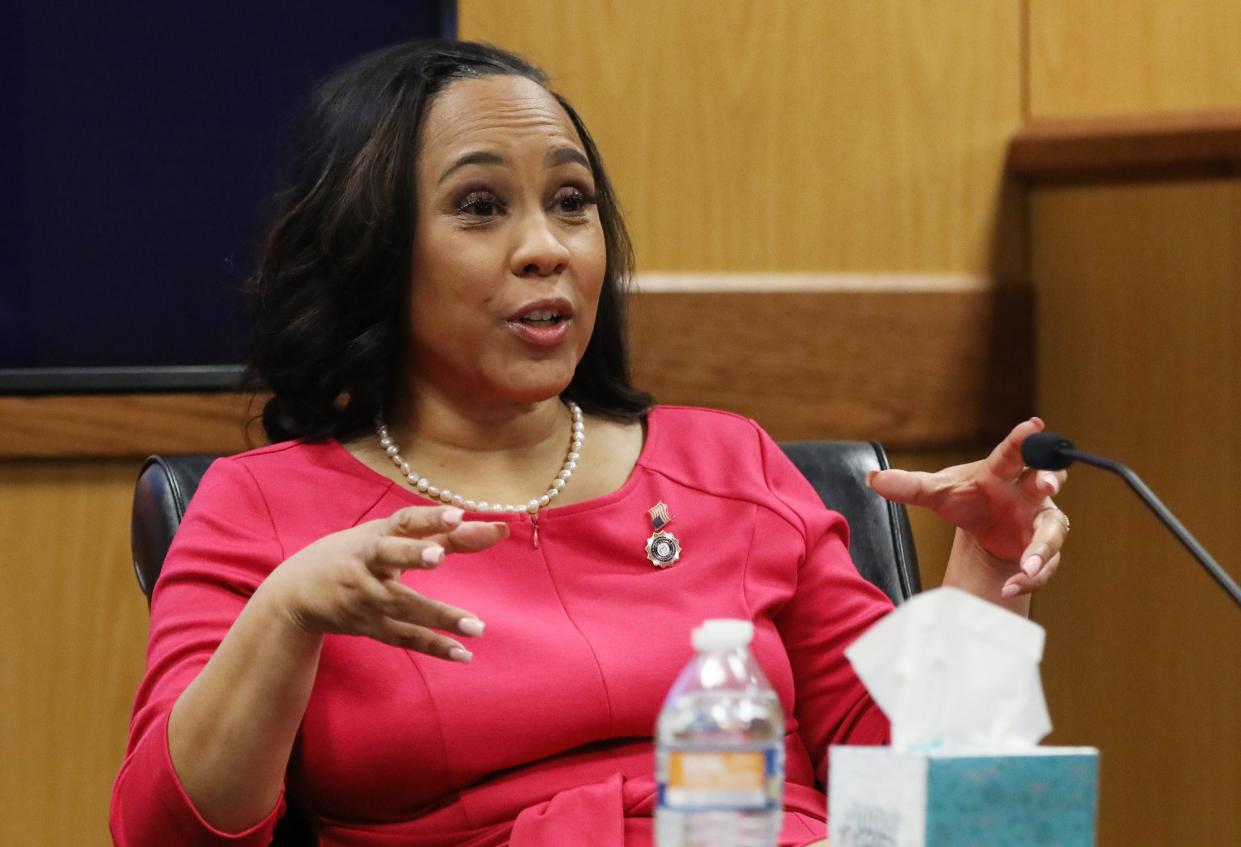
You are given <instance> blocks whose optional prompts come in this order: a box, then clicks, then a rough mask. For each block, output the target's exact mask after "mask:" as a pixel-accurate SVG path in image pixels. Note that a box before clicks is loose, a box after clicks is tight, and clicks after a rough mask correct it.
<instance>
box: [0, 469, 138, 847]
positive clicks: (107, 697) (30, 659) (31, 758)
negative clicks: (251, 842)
mask: <svg viewBox="0 0 1241 847" xmlns="http://www.w3.org/2000/svg"><path fill="white" fill-rule="evenodd" d="M137 470H138V469H137V465H136V464H135V463H134V462H125V461H112V462H101V461H90V462H0V538H3V539H4V545H3V548H2V549H0V575H2V576H3V580H4V586H5V587H4V591H2V592H0V644H3V648H2V649H0V751H3V753H2V754H0V755H2V757H3V761H4V765H3V767H0V844H6V845H8V844H12V845H36V844H37V845H48V847H95V846H96V845H98V847H103V845H107V844H111V839H110V838H109V837H108V831H107V810H108V797H109V793H110V791H111V786H112V780H113V777H115V775H116V771H117V768H118V767H120V763H121V757H122V755H123V753H124V748H125V737H126V732H127V728H128V725H129V711H130V707H131V705H132V703H133V697H134V692H135V691H136V689H137V685H138V680H139V678H140V676H141V673H142V667H143V656H144V655H145V644H146V631H147V609H146V601H145V600H144V599H143V597H142V595H141V593H140V592H139V591H138V587H137V583H136V582H135V581H134V577H133V568H132V565H131V564H130V562H131V559H130V553H129V511H130V502H131V499H132V496H133V483H134V479H135V478H136V477H137Z"/></svg>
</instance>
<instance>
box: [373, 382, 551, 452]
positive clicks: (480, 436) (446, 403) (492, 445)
mask: <svg viewBox="0 0 1241 847" xmlns="http://www.w3.org/2000/svg"><path fill="white" fill-rule="evenodd" d="M568 417H569V415H568V411H567V410H566V408H565V405H564V403H562V402H561V400H560V398H559V397H550V398H548V399H546V400H539V401H536V402H533V403H518V402H512V401H492V402H479V401H478V400H477V398H474V397H471V396H469V395H468V394H458V395H454V396H448V395H446V394H444V393H443V392H441V391H439V390H437V389H436V388H434V387H431V386H419V387H417V388H415V390H414V391H413V392H412V402H411V403H410V404H409V408H408V409H407V410H406V411H405V413H404V414H402V415H400V416H399V417H398V418H397V419H395V420H390V421H389V422H388V423H389V426H390V427H391V428H392V431H393V433H394V435H399V436H400V438H401V439H403V440H402V442H401V443H403V444H408V445H409V447H410V449H411V450H414V451H416V452H419V453H424V454H436V453H449V454H450V453H460V452H468V453H471V454H491V455H494V454H502V453H519V454H524V455H527V456H528V455H529V454H530V452H531V451H532V450H537V449H538V448H539V447H540V446H542V445H545V444H549V443H552V442H554V443H555V444H556V445H558V447H557V449H561V448H563V442H564V437H565V432H566V425H565V421H567V420H568Z"/></svg>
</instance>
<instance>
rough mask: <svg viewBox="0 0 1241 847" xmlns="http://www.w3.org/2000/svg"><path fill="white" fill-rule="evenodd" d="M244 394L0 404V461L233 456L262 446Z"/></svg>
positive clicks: (250, 398)
mask: <svg viewBox="0 0 1241 847" xmlns="http://www.w3.org/2000/svg"><path fill="white" fill-rule="evenodd" d="M261 410H262V402H261V398H255V396H254V395H249V394H231V393H216V394H104V395H85V396H72V395H63V396H46V397H0V459H5V458H34V457H39V456H46V457H60V458H68V457H95V458H97V457H101V456H129V457H137V458H142V457H145V456H148V455H150V454H151V453H240V452H241V451H242V450H248V449H250V448H251V447H257V446H259V445H260V444H264V443H266V438H265V436H264V434H263V428H262V426H261V424H260V423H259V422H258V421H257V420H256V416H257V415H258V413H259V412H260V411H261Z"/></svg>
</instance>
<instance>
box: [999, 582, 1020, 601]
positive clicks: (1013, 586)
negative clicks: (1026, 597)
mask: <svg viewBox="0 0 1241 847" xmlns="http://www.w3.org/2000/svg"><path fill="white" fill-rule="evenodd" d="M1020 593H1021V586H1020V585H1018V584H1017V583H1015V582H1010V583H1009V584H1008V585H1006V586H1004V588H1003V589H1001V591H1000V596H1001V597H1003V598H1004V599H1005V600H1011V599H1012V598H1014V597H1016V596H1017V595H1018V594H1020Z"/></svg>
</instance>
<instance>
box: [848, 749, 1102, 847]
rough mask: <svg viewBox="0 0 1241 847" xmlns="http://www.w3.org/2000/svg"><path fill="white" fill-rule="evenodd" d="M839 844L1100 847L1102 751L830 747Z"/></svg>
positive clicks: (862, 846)
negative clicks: (917, 750)
mask: <svg viewBox="0 0 1241 847" xmlns="http://www.w3.org/2000/svg"><path fill="white" fill-rule="evenodd" d="M830 757H831V758H830V763H831V767H830V776H829V785H828V791H827V797H828V842H829V843H830V844H831V847H1094V843H1095V820H1096V817H1097V810H1098V797H1099V751H1098V750H1096V749H1094V748H1093V747H1034V748H1032V749H1030V750H1029V751H1023V752H1020V753H1013V754H1004V755H980V754H977V753H970V754H964V753H962V754H954V753H937V752H929V753H913V752H898V751H896V750H893V749H892V748H891V747H850V746H841V747H832V748H831V751H830Z"/></svg>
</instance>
